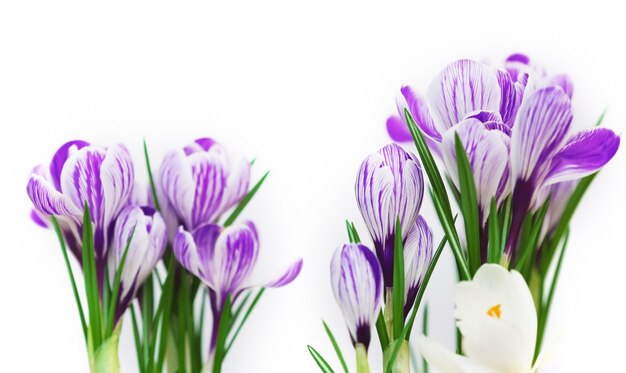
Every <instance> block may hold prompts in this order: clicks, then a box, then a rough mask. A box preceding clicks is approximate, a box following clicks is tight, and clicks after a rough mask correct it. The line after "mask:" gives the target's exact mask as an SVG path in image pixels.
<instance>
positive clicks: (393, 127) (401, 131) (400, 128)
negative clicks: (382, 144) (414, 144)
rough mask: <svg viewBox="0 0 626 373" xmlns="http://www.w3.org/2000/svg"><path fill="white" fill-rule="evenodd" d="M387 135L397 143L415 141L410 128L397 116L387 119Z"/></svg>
mask: <svg viewBox="0 0 626 373" xmlns="http://www.w3.org/2000/svg"><path fill="white" fill-rule="evenodd" d="M387 133H388V134H389V137H391V139H392V140H393V141H396V142H410V141H413V136H411V132H410V131H409V128H408V127H407V126H406V124H405V123H404V120H402V118H400V117H399V116H397V115H392V116H390V117H389V118H387Z"/></svg>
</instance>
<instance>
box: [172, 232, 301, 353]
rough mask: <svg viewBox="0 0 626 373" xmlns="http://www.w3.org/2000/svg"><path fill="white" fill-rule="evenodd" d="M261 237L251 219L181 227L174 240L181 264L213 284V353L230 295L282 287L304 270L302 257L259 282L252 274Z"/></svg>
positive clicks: (208, 283) (203, 280)
mask: <svg viewBox="0 0 626 373" xmlns="http://www.w3.org/2000/svg"><path fill="white" fill-rule="evenodd" d="M258 254H259V237H258V234H257V230H256V227H255V226H254V224H253V223H252V222H250V221H247V222H244V223H239V224H234V225H232V226H229V227H226V228H222V227H221V226H219V225H216V224H205V225H202V226H200V227H198V228H196V229H195V230H193V231H192V232H188V231H186V230H185V229H184V228H183V227H180V228H179V231H178V233H177V234H176V237H175V239H174V255H175V256H176V259H177V260H178V262H180V264H181V265H182V266H183V267H185V268H186V269H187V270H188V271H189V272H191V273H192V274H193V275H195V276H196V277H198V278H199V279H200V280H201V281H202V282H204V284H205V285H206V286H208V287H209V290H210V296H211V306H212V308H213V319H214V328H213V336H212V339H211V352H213V351H214V348H215V342H216V337H217V326H218V324H217V323H218V322H219V319H220V315H221V311H222V308H223V305H224V302H225V300H226V298H227V297H228V296H230V297H231V301H232V302H235V301H236V300H237V297H238V296H239V295H240V294H241V293H242V292H243V291H245V290H247V289H250V288H251V287H255V286H261V287H265V288H271V287H281V286H285V285H287V284H289V283H290V282H292V281H293V280H294V279H295V278H296V277H297V276H298V274H299V273H300V270H301V269H302V259H299V260H297V261H296V262H294V263H293V264H291V265H290V266H289V267H288V269H287V270H286V271H285V272H283V273H282V274H281V275H280V276H278V277H277V278H274V279H272V280H269V281H266V282H263V283H255V282H252V281H251V278H250V277H251V276H250V275H251V273H252V271H253V269H254V268H255V266H256V264H257V257H258Z"/></svg>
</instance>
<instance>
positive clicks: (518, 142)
mask: <svg viewBox="0 0 626 373" xmlns="http://www.w3.org/2000/svg"><path fill="white" fill-rule="evenodd" d="M401 93H402V96H401V98H400V99H399V100H398V109H399V112H400V117H392V118H390V119H389V120H388V123H387V127H388V130H389V133H390V135H391V136H392V138H394V139H396V140H398V141H406V140H409V139H410V135H408V134H407V129H406V126H405V124H404V120H403V119H402V118H404V109H405V108H407V109H408V110H409V112H410V113H411V115H412V116H413V118H414V119H415V121H416V124H417V125H418V127H419V128H420V129H421V131H422V133H423V134H424V135H425V138H426V140H427V142H428V144H429V146H430V147H431V149H432V150H433V152H434V153H435V154H438V155H439V156H440V157H441V158H442V159H443V161H444V164H445V166H446V170H447V173H448V175H450V177H451V179H452V180H453V182H455V183H458V172H457V166H456V157H455V152H454V135H455V134H458V135H459V137H460V138H461V140H462V142H463V145H464V147H465V151H466V152H467V153H468V157H469V159H470V164H471V166H472V172H473V176H474V180H475V184H476V187H477V194H478V198H479V203H480V210H481V215H482V221H483V222H485V221H486V218H487V211H488V209H487V207H488V204H489V203H490V201H491V199H492V198H493V197H496V199H497V200H498V201H499V202H500V201H502V200H503V199H504V198H505V197H506V196H507V195H508V194H510V193H511V192H512V193H513V197H512V198H513V207H514V214H513V222H512V226H511V234H510V236H509V243H508V244H507V254H508V255H512V254H513V253H512V252H513V251H514V250H515V246H516V245H517V239H518V235H519V229H520V228H521V224H522V222H523V219H524V217H525V216H526V214H527V213H528V212H529V211H530V210H531V209H532V208H533V207H535V206H536V205H537V199H538V198H539V197H540V196H544V197H545V196H547V193H545V191H544V190H543V189H544V188H549V187H550V186H551V185H553V184H555V183H559V182H564V181H569V180H576V179H580V178H581V177H584V176H586V175H589V174H591V173H593V172H595V171H597V170H598V169H600V168H601V167H602V166H604V165H605V164H606V163H607V162H608V161H609V160H610V159H611V158H612V157H613V155H614V154H615V152H616V151H617V148H618V147H619V137H618V136H617V135H616V134H615V133H614V132H613V131H611V130H608V129H605V128H596V129H592V130H586V131H582V132H579V133H574V134H571V133H570V131H569V129H570V128H569V127H570V123H571V121H572V109H571V101H570V98H571V95H572V93H573V84H572V82H571V80H570V79H569V78H568V77H567V76H566V75H552V76H551V75H548V74H546V73H545V72H543V71H541V70H540V69H538V68H536V67H534V66H532V65H530V64H529V60H528V58H527V57H526V56H524V55H519V54H518V55H512V56H511V57H509V58H508V59H507V61H506V64H505V69H496V68H491V67H488V66H486V65H483V64H482V63H479V62H476V61H471V60H461V61H456V62H454V63H452V64H450V65H448V66H447V67H446V68H445V69H444V70H443V71H442V72H441V73H440V74H439V75H438V76H437V77H436V78H435V79H434V80H433V82H432V83H431V85H430V87H429V89H428V94H427V98H426V99H425V100H424V99H423V98H421V97H419V96H418V95H416V94H415V93H414V91H413V90H412V89H410V88H408V87H403V88H402V90H401ZM457 186H458V184H457Z"/></svg>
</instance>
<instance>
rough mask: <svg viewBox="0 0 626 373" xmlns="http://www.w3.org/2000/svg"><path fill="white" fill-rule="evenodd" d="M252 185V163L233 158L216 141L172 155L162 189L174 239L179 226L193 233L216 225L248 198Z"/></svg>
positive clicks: (204, 141) (162, 170)
mask: <svg viewBox="0 0 626 373" xmlns="http://www.w3.org/2000/svg"><path fill="white" fill-rule="evenodd" d="M249 182H250V162H248V161H247V160H245V159H244V158H240V157H231V156H229V155H228V154H227V152H226V150H225V149H224V147H223V146H222V145H220V144H218V143H217V142H215V141H214V140H213V139H210V138H201V139H197V140H196V141H194V142H192V143H191V144H189V145H187V146H185V147H183V148H182V149H176V150H173V151H171V152H170V153H168V154H167V155H166V156H165V159H164V160H163V164H162V165H161V168H160V170H159V177H158V189H159V195H160V198H159V202H160V203H161V205H162V206H161V210H162V212H163V214H164V217H165V219H166V223H167V226H168V228H169V229H170V230H172V231H170V238H173V236H174V235H175V234H176V232H175V231H173V230H175V229H176V228H178V226H179V225H182V226H184V227H185V229H187V230H193V229H195V228H196V227H199V226H200V225H203V224H206V223H215V222H216V221H217V219H218V218H219V217H220V215H221V214H222V213H224V212H225V211H226V210H228V209H229V208H231V207H233V206H234V205H236V204H237V203H238V202H239V201H240V200H241V198H243V197H244V196H245V195H246V193H247V191H248V185H249Z"/></svg>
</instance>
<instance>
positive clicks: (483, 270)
mask: <svg viewBox="0 0 626 373" xmlns="http://www.w3.org/2000/svg"><path fill="white" fill-rule="evenodd" d="M455 303H456V310H455V317H456V318H457V320H458V321H457V325H458V327H459V329H460V330H461V333H462V334H463V351H464V352H465V355H466V356H467V357H468V358H470V359H471V360H473V361H475V362H477V363H480V364H481V365H485V366H489V367H492V368H494V369H497V371H530V368H531V366H532V362H533V356H534V352H535V340H536V336H537V314H536V311H535V305H534V302H533V299H532V295H531V294H530V290H529V289H528V285H526V282H525V281H524V278H523V277H522V276H521V275H520V274H519V273H518V272H516V271H511V272H509V271H507V270H506V269H504V268H502V267H501V266H499V265H495V264H485V265H483V266H481V267H480V268H479V270H478V271H477V272H476V275H475V276H474V278H473V280H472V281H463V282H461V283H459V284H458V285H457V288H456V296H455ZM494 307H497V313H495V314H494V313H490V312H492V310H493V309H494Z"/></svg>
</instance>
